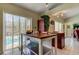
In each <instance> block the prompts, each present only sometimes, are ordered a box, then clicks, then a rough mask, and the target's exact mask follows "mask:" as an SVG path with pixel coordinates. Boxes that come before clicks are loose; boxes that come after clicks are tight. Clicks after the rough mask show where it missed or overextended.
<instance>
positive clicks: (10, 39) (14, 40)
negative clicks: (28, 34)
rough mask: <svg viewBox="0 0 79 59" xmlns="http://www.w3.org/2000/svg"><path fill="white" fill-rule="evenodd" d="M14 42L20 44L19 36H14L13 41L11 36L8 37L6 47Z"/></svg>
mask: <svg viewBox="0 0 79 59" xmlns="http://www.w3.org/2000/svg"><path fill="white" fill-rule="evenodd" d="M12 42H14V43H18V42H19V36H14V38H13V39H12V37H11V36H7V37H6V45H9V44H12Z"/></svg>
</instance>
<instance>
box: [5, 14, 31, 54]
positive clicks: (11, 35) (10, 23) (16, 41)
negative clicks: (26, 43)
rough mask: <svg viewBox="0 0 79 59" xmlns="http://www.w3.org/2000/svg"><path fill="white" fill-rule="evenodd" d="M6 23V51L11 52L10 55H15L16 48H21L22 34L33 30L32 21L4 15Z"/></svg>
mask: <svg viewBox="0 0 79 59" xmlns="http://www.w3.org/2000/svg"><path fill="white" fill-rule="evenodd" d="M4 23H5V26H4V33H5V35H4V37H5V38H4V44H3V45H4V51H7V50H9V51H10V52H11V53H10V54H14V53H15V52H16V48H20V44H21V33H26V31H27V30H28V29H29V30H30V29H31V28H32V26H31V24H32V23H31V19H30V18H26V17H22V16H17V15H12V14H8V13H4ZM27 28H28V29H27ZM18 50H19V49H18ZM19 52H20V51H19Z"/></svg>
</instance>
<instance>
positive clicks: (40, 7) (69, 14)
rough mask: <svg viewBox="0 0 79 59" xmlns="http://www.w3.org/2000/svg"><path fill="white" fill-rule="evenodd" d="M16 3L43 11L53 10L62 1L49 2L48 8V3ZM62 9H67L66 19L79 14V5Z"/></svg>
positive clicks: (36, 10) (34, 10)
mask: <svg viewBox="0 0 79 59" xmlns="http://www.w3.org/2000/svg"><path fill="white" fill-rule="evenodd" d="M14 4H15V5H17V6H19V7H22V8H25V9H28V10H30V11H33V12H36V13H43V12H45V11H47V10H51V9H54V8H56V7H58V6H61V3H48V7H47V8H46V3H14ZM62 5H63V4H62ZM61 11H65V12H63V14H64V18H65V19H66V18H70V17H73V16H74V15H77V14H79V7H76V8H70V9H66V10H61ZM57 13H58V12H57ZM51 14H52V13H51Z"/></svg>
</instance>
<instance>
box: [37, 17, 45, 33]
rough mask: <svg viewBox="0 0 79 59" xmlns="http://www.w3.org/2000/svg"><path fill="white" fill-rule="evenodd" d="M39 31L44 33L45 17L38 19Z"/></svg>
mask: <svg viewBox="0 0 79 59" xmlns="http://www.w3.org/2000/svg"><path fill="white" fill-rule="evenodd" d="M37 23H38V32H39V33H42V32H44V19H42V18H41V19H39V20H38V22H37Z"/></svg>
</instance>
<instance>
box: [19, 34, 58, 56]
mask: <svg viewBox="0 0 79 59" xmlns="http://www.w3.org/2000/svg"><path fill="white" fill-rule="evenodd" d="M23 35H26V36H28V37H31V38H36V40H37V41H38V43H39V55H43V40H51V41H50V42H51V43H50V44H51V46H52V39H53V38H55V54H57V35H56V34H54V33H53V34H51V33H32V34H22V35H21V39H22V36H23ZM21 42H22V41H21ZM22 47H23V46H22V45H21V50H23V49H22ZM50 50H51V51H52V50H53V47H52V48H51V49H50ZM21 53H22V51H21ZM51 54H52V53H51Z"/></svg>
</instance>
